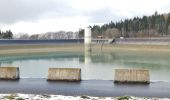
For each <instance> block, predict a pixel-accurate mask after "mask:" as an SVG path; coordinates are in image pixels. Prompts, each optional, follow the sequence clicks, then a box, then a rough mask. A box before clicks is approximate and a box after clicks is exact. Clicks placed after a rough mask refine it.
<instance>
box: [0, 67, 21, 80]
mask: <svg viewBox="0 0 170 100" xmlns="http://www.w3.org/2000/svg"><path fill="white" fill-rule="evenodd" d="M19 78H20V76H19V68H18V67H0V79H3V80H16V79H19Z"/></svg>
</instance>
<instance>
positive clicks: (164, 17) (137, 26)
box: [80, 11, 170, 38]
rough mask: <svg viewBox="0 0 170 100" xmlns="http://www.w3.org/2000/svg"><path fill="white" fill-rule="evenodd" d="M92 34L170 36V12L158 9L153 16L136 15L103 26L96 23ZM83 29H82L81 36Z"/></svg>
mask: <svg viewBox="0 0 170 100" xmlns="http://www.w3.org/2000/svg"><path fill="white" fill-rule="evenodd" d="M90 27H91V28H92V36H93V37H94V38H97V36H102V37H104V38H118V37H126V38H135V37H169V36H170V13H167V14H158V12H157V11H155V13H154V14H153V15H151V16H143V17H134V18H133V19H125V20H121V21H119V22H113V21H111V22H110V23H108V24H104V25H102V26H99V25H94V26H90ZM81 35H83V30H80V36H81Z"/></svg>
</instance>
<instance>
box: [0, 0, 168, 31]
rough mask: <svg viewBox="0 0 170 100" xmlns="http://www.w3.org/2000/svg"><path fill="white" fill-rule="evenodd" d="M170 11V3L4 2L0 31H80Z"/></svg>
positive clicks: (103, 0) (143, 0) (158, 0)
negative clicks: (92, 26)
mask: <svg viewBox="0 0 170 100" xmlns="http://www.w3.org/2000/svg"><path fill="white" fill-rule="evenodd" d="M155 11H158V13H169V12H170V0H0V29H1V30H7V29H11V31H12V32H13V33H14V34H16V33H20V32H24V33H29V34H35V33H45V32H49V31H60V30H65V31H78V30H79V28H84V27H86V26H88V25H94V24H97V25H102V24H104V23H108V22H110V21H113V22H116V21H119V20H121V19H125V18H133V17H135V16H139V17H141V16H143V15H151V14H153V13H154V12H155Z"/></svg>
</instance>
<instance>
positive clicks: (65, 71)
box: [47, 68, 81, 81]
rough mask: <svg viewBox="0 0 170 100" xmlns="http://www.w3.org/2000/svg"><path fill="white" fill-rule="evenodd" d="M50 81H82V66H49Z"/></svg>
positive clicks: (48, 78)
mask: <svg viewBox="0 0 170 100" xmlns="http://www.w3.org/2000/svg"><path fill="white" fill-rule="evenodd" d="M47 80H48V81H80V80H81V69H80V68H49V69H48V77H47Z"/></svg>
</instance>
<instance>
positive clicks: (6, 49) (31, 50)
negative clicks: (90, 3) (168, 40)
mask: <svg viewBox="0 0 170 100" xmlns="http://www.w3.org/2000/svg"><path fill="white" fill-rule="evenodd" d="M91 47H92V52H106V53H111V52H151V53H157V52H160V53H169V52H170V45H136V44H135V45H134V44H126V45H125V44H104V45H103V46H102V45H101V44H92V45H91ZM49 52H54V53H55V52H84V44H36V45H34V44H29V45H28V44H27V45H23V44H22V45H0V55H16V54H19V55H20V54H21V55H22V54H36V53H40V54H41V53H49Z"/></svg>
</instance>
